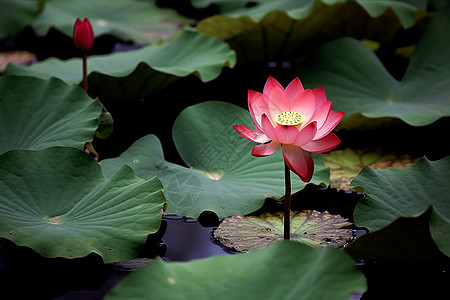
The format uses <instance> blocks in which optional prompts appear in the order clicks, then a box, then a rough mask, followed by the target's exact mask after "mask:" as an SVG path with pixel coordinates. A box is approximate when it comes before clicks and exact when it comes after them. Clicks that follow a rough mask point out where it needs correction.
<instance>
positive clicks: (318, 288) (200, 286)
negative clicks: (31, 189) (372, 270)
mask: <svg viewBox="0 0 450 300" xmlns="http://www.w3.org/2000/svg"><path fill="white" fill-rule="evenodd" d="M274 278H276V280H274ZM365 289H366V281H365V278H364V276H363V275H362V273H361V272H360V271H359V270H358V269H357V268H356V266H355V265H354V262H353V261H352V260H351V259H349V257H347V256H346V255H345V254H344V253H342V252H341V251H339V250H337V249H334V248H332V247H327V248H326V249H325V250H324V251H318V250H316V249H313V248H311V247H309V246H306V245H302V244H300V243H296V242H290V241H281V242H278V243H276V244H275V245H272V246H270V247H267V248H264V249H258V250H254V251H252V252H250V253H242V254H237V255H232V256H230V255H219V256H214V257H211V258H208V259H201V260H195V261H191V262H187V263H170V262H169V263H168V262H164V261H163V260H161V259H158V260H156V261H154V262H152V263H151V264H149V265H147V266H145V267H142V268H140V269H139V270H137V271H135V272H133V273H132V274H130V275H129V276H127V277H126V278H125V279H124V280H123V281H121V282H120V283H119V285H117V286H116V287H115V288H113V289H112V290H111V291H110V293H109V294H108V295H107V296H106V297H105V299H106V300H114V299H125V298H132V299H149V298H156V299H218V300H220V299H305V300H306V299H307V300H315V299H317V300H319V299H336V300H339V299H342V300H343V299H349V297H350V296H351V295H352V293H354V292H362V291H364V290H365Z"/></svg>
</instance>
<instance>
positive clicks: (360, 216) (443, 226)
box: [351, 156, 450, 256]
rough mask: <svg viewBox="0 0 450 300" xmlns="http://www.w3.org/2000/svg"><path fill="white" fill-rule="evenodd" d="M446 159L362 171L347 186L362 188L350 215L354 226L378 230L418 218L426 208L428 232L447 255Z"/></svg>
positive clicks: (449, 176)
mask: <svg viewBox="0 0 450 300" xmlns="http://www.w3.org/2000/svg"><path fill="white" fill-rule="evenodd" d="M449 182H450V156H449V157H446V158H443V159H441V160H438V161H429V160H427V159H426V158H423V159H421V160H419V161H418V162H416V163H415V164H413V165H411V166H410V167H404V168H392V169H389V170H385V169H378V170H372V169H371V168H370V167H366V168H364V169H363V170H362V171H361V173H360V174H359V175H358V176H357V177H356V178H355V179H354V180H353V182H352V184H351V187H362V188H363V189H364V193H365V196H366V198H365V200H363V201H361V202H359V203H358V205H357V206H356V208H355V212H354V221H355V224H356V225H357V226H360V227H367V228H368V229H369V230H371V231H372V230H377V229H380V228H382V227H384V226H386V225H388V224H389V223H391V222H392V221H394V220H395V219H396V218H398V217H408V216H418V215H420V214H422V213H423V212H424V211H425V210H427V208H428V207H429V206H430V205H433V208H434V209H433V212H432V214H431V217H430V225H429V226H430V232H431V236H432V237H433V239H434V241H435V242H436V244H437V245H438V247H439V249H441V251H442V252H443V253H445V254H446V255H447V256H450V202H449V201H448V195H449V193H450V185H449Z"/></svg>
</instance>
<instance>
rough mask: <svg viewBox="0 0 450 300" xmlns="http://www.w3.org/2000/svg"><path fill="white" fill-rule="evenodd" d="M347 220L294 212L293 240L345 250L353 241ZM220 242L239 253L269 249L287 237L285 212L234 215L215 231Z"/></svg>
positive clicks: (215, 235) (325, 214)
mask: <svg viewBox="0 0 450 300" xmlns="http://www.w3.org/2000/svg"><path fill="white" fill-rule="evenodd" d="M351 224H352V223H350V222H349V221H348V220H347V219H345V218H342V217H341V216H339V215H331V214H329V213H328V212H318V211H315V210H312V211H311V210H306V211H301V212H291V240H293V241H298V242H300V243H303V244H306V245H310V246H312V247H317V248H325V247H327V246H333V247H341V246H343V245H345V244H346V243H348V242H349V241H350V240H351V239H352V238H353V232H352V230H351V229H342V227H345V226H348V225H351ZM214 237H215V238H216V240H217V241H218V242H219V243H220V244H222V245H224V246H225V247H228V248H233V249H235V250H236V251H239V252H249V251H253V250H254V249H257V248H263V247H267V246H268V245H271V244H273V243H275V242H277V241H280V240H282V239H283V238H284V213H283V212H278V213H275V214H270V213H266V214H263V215H261V216H244V217H243V216H233V217H230V218H226V219H225V220H223V221H222V223H221V224H220V225H219V227H218V228H217V229H215V230H214Z"/></svg>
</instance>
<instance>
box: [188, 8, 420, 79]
mask: <svg viewBox="0 0 450 300" xmlns="http://www.w3.org/2000/svg"><path fill="white" fill-rule="evenodd" d="M200 2H203V3H200ZM208 2H209V3H211V2H215V3H216V4H217V5H219V6H220V7H222V8H225V6H226V8H225V10H226V11H225V12H224V13H225V15H224V14H221V15H215V16H212V17H209V18H206V19H203V20H201V21H200V22H199V24H198V26H197V30H198V31H199V32H202V33H204V34H206V35H208V36H216V37H219V38H220V39H222V40H224V41H226V42H228V43H229V44H230V46H231V47H232V48H233V49H234V50H235V51H236V52H237V54H238V57H239V61H243V62H244V61H250V62H261V61H278V60H280V59H285V58H286V57H289V56H292V55H298V53H299V52H302V51H303V52H304V51H305V49H311V47H313V46H314V45H319V44H323V43H326V42H328V41H330V40H334V39H336V38H338V37H343V36H355V37H365V38H368V39H372V40H377V41H383V42H386V41H389V40H391V39H392V38H393V37H394V35H395V33H396V31H397V30H398V29H400V28H402V27H404V28H409V27H411V26H412V25H413V24H414V23H415V21H416V14H417V8H416V7H415V6H413V5H411V4H408V3H405V2H401V1H379V2H380V3H377V4H375V3H373V2H374V1H345V0H327V1H314V0H306V1H297V0H283V1H255V2H252V3H253V4H255V5H253V6H251V7H246V5H247V3H248V1H232V2H231V1H208ZM194 3H197V4H198V5H199V6H203V5H205V4H206V3H205V1H195V2H194ZM301 73H302V74H303V72H301Z"/></svg>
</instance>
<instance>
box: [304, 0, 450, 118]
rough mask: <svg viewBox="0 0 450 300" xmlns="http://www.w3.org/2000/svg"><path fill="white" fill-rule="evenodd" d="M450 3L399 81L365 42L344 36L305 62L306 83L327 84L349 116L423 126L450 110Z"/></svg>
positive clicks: (310, 84) (337, 105) (424, 35)
mask: <svg viewBox="0 0 450 300" xmlns="http://www.w3.org/2000/svg"><path fill="white" fill-rule="evenodd" d="M449 30H450V6H448V7H447V8H446V9H445V10H443V11H441V12H440V13H438V14H437V15H436V17H434V19H433V20H432V22H431V23H430V24H429V26H428V28H427V30H426V32H425V33H424V34H423V35H422V37H421V39H420V41H419V43H418V44H417V47H416V51H415V53H414V55H413V57H412V58H411V60H410V63H409V66H408V69H407V70H406V73H405V74H404V76H403V78H402V80H401V81H397V80H396V79H394V78H393V77H392V76H391V75H390V74H389V72H388V71H387V70H386V69H385V67H384V66H383V64H382V63H381V62H380V60H379V59H378V58H377V57H376V55H375V54H374V53H373V52H372V51H370V50H369V49H368V48H367V47H366V46H364V44H362V43H361V42H359V41H357V40H354V39H351V38H343V39H340V40H336V41H333V42H331V43H329V44H327V45H325V46H323V47H322V48H321V49H320V50H319V51H318V54H317V57H316V59H314V60H312V61H311V62H310V63H309V64H308V67H304V68H302V72H304V76H303V77H302V82H303V84H304V85H305V86H311V87H315V86H321V85H322V86H324V87H325V90H326V92H327V96H328V97H330V99H333V100H334V104H335V108H336V109H337V110H341V111H344V112H346V117H349V116H352V115H353V114H356V113H361V114H362V115H364V116H365V117H368V118H381V117H395V118H399V119H401V120H402V121H404V122H406V123H408V124H410V125H414V126H424V125H428V124H431V123H433V122H434V121H436V120H437V119H439V118H441V117H444V116H450V106H449V105H448V101H449V99H450V57H449V56H448V55H447V53H448V52H449V51H450V40H449V39H448V38H446V37H447V33H448V32H449Z"/></svg>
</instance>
